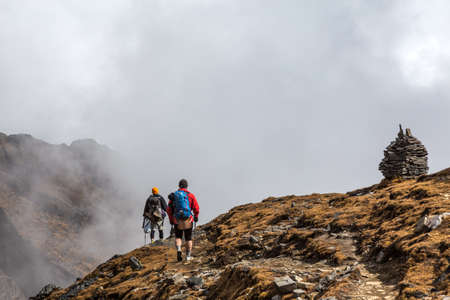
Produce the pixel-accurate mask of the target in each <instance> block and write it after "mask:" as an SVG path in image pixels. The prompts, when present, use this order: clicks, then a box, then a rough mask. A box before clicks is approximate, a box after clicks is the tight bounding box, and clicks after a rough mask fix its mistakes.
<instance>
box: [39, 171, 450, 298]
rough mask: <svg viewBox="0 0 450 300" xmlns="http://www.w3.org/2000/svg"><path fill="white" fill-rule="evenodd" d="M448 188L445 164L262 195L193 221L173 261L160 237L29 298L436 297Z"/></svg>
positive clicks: (444, 256) (442, 278)
mask: <svg viewBox="0 0 450 300" xmlns="http://www.w3.org/2000/svg"><path fill="white" fill-rule="evenodd" d="M449 197H450V169H446V170H443V171H441V172H439V173H436V174H433V175H429V176H422V177H420V178H418V179H417V180H414V179H411V180H404V181H395V180H394V181H386V180H384V181H382V182H381V183H380V184H376V185H373V186H371V187H368V188H364V189H360V190H356V191H352V192H349V193H346V194H312V195H307V196H287V197H281V198H268V199H266V200H264V201H262V202H261V203H256V204H247V205H242V206H238V207H235V208H233V209H232V210H230V211H229V212H228V213H226V214H223V215H220V216H219V217H217V218H216V219H214V220H213V221H211V222H210V223H208V224H206V225H204V226H201V227H200V228H198V229H197V230H196V232H195V247H194V256H195V259H194V260H193V261H190V262H181V263H178V262H176V253H175V250H174V248H173V246H172V242H173V241H172V240H170V239H167V240H165V241H164V242H162V243H159V244H153V245H151V246H144V247H142V248H139V249H136V250H134V251H132V252H130V253H127V254H124V255H116V256H114V257H112V258H111V259H109V260H108V261H106V262H105V263H103V264H101V265H99V266H98V267H97V268H96V269H95V270H94V271H93V272H91V273H89V274H88V275H87V276H85V277H84V278H82V279H79V280H77V281H76V282H75V283H73V284H72V285H70V286H68V287H67V288H65V289H60V288H54V287H52V286H48V287H47V288H46V289H45V290H43V291H42V293H41V294H40V295H39V296H38V297H36V299H55V300H56V299H295V298H297V297H298V298H300V299H329V300H331V299H443V298H444V295H449V294H450V290H449V284H450V278H449V273H450V265H449V260H450V248H449V244H450V238H449V237H450V226H449V224H450V218H449V217H448V216H447V214H446V213H448V212H450V199H449ZM200 201H201V199H200ZM298 298H297V299H298Z"/></svg>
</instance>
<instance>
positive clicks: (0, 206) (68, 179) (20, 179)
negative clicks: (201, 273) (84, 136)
mask: <svg viewBox="0 0 450 300" xmlns="http://www.w3.org/2000/svg"><path fill="white" fill-rule="evenodd" d="M118 169H122V170H123V171H124V168H123V166H122V165H121V164H120V157H119V155H118V154H117V153H115V152H113V151H112V150H110V149H108V148H107V147H105V146H102V145H99V144H97V143H96V142H95V141H94V140H78V141H75V142H73V143H72V144H71V145H70V146H68V145H65V144H62V145H51V144H48V143H46V142H44V141H41V140H38V139H35V138H33V137H32V136H30V135H25V134H19V135H9V136H8V135H6V134H3V133H0V221H1V245H0V246H1V247H0V256H1V257H4V258H6V260H2V261H1V262H0V271H2V272H3V273H5V274H6V275H7V276H9V277H10V278H12V279H13V280H15V281H16V283H17V285H18V286H20V287H21V289H22V291H23V292H24V293H25V294H27V295H30V294H31V293H35V292H36V289H38V288H39V287H41V286H42V284H43V283H44V282H48V281H52V282H57V283H59V284H67V283H68V282H70V281H72V280H74V279H75V278H76V277H77V276H82V275H84V274H85V273H86V272H88V271H89V270H91V268H92V267H93V266H94V265H95V264H96V263H98V262H99V261H100V260H102V259H104V258H105V257H106V256H108V255H110V251H113V250H112V249H114V251H115V250H116V249H117V247H119V248H120V247H126V244H127V240H126V235H125V234H124V231H126V230H127V229H128V227H127V224H128V223H127V222H123V223H121V224H118V222H117V220H121V219H122V220H127V217H129V216H130V215H132V214H133V213H135V212H134V211H133V209H135V208H133V207H129V208H128V209H127V208H126V206H125V205H124V202H126V201H125V199H126V198H127V197H130V192H129V191H126V189H124V188H123V184H122V183H121V182H120V180H119V178H117V177H114V176H115V174H117V173H118V172H117V171H118ZM119 183H120V184H119ZM118 236H122V237H125V238H122V239H121V240H119V239H118Z"/></svg>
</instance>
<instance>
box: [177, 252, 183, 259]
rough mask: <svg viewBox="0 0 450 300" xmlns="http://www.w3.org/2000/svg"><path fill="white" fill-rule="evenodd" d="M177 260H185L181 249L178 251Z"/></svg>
mask: <svg viewBox="0 0 450 300" xmlns="http://www.w3.org/2000/svg"><path fill="white" fill-rule="evenodd" d="M177 260H178V261H182V260H183V256H182V254H181V251H177Z"/></svg>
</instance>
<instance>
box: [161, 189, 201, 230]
mask: <svg viewBox="0 0 450 300" xmlns="http://www.w3.org/2000/svg"><path fill="white" fill-rule="evenodd" d="M179 190H180V191H184V192H186V193H187V194H188V199H189V207H190V208H191V211H192V213H193V215H194V216H195V217H198V214H199V213H200V207H199V206H198V203H197V199H196V198H195V196H194V194H192V193H191V192H189V191H188V190H187V189H179ZM172 202H173V201H172V199H170V197H169V205H168V206H167V215H168V216H169V220H170V223H171V224H177V219H176V218H175V216H174V215H173V211H172V209H173V203H172ZM190 222H191V223H192V222H194V218H193V217H192V216H191V217H190Z"/></svg>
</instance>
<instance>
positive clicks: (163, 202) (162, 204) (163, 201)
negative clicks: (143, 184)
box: [159, 196, 167, 211]
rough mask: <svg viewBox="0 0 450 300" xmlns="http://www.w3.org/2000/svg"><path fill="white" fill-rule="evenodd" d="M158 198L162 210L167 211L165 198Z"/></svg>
mask: <svg viewBox="0 0 450 300" xmlns="http://www.w3.org/2000/svg"><path fill="white" fill-rule="evenodd" d="M159 199H160V200H159V201H160V202H161V207H162V209H163V210H164V211H167V203H166V200H165V199H164V197H163V196H161V198H159Z"/></svg>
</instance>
